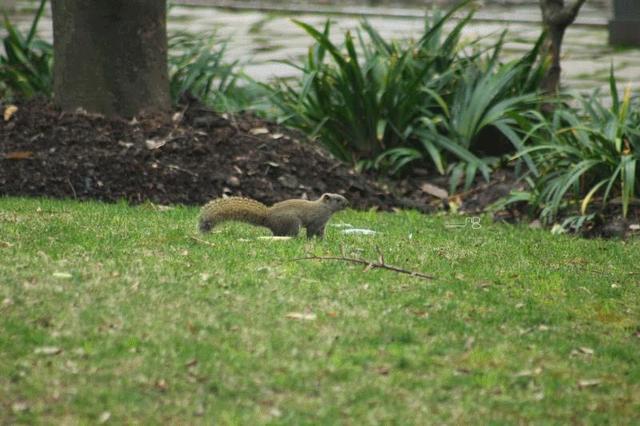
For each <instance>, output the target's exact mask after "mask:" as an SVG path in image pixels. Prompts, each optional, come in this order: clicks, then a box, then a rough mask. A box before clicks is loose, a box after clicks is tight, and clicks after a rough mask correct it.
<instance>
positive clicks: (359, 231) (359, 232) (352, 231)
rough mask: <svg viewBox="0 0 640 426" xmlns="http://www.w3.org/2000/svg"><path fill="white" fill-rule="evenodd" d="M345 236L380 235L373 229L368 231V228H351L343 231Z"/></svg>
mask: <svg viewBox="0 0 640 426" xmlns="http://www.w3.org/2000/svg"><path fill="white" fill-rule="evenodd" d="M342 233H343V234H347V235H352V234H354V235H375V234H377V233H378V231H374V230H373V229H366V228H350V229H343V230H342Z"/></svg>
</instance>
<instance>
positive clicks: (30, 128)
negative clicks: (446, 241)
mask: <svg viewBox="0 0 640 426" xmlns="http://www.w3.org/2000/svg"><path fill="white" fill-rule="evenodd" d="M17 106H18V110H17V112H15V113H14V114H13V116H12V117H11V118H10V120H8V121H7V122H5V121H3V120H0V195H13V196H25V195H26V196H48V197H54V198H74V199H80V200H86V199H96V200H102V201H118V200H127V201H128V202H131V203H140V202H145V201H150V202H153V203H158V204H173V203H182V204H187V205H194V204H195V205H199V204H203V203H205V202H206V201H208V200H209V199H211V198H215V197H220V196H222V195H223V194H226V195H231V194H233V195H244V196H248V197H251V198H255V199H257V200H260V201H262V202H264V203H268V204H270V203H274V202H277V201H281V200H283V199H287V198H300V197H308V198H310V199H313V198H315V197H318V196H319V195H321V194H322V193H323V192H337V193H341V194H344V195H345V196H346V197H347V198H348V199H349V200H350V201H351V203H352V205H353V206H354V207H356V208H361V209H364V208H371V207H377V208H379V209H382V210H389V209H391V208H393V207H395V206H404V205H406V204H407V200H403V199H402V197H398V196H396V195H394V194H392V192H391V191H390V190H388V189H387V188H385V186H384V185H382V184H379V183H377V182H376V181H375V180H374V179H372V178H371V177H368V176H366V175H362V174H358V173H356V172H355V171H353V170H352V169H351V168H349V167H346V166H345V165H342V164H340V163H338V162H336V161H335V160H333V159H332V158H331V157H329V156H328V155H327V154H326V153H324V152H323V151H322V150H320V149H319V148H317V147H316V146H315V145H312V144H308V143H301V142H300V140H302V139H303V137H302V136H301V135H299V134H297V133H296V132H293V131H291V130H288V129H285V128H282V127H280V126H277V125H275V124H273V123H269V122H265V121H264V120H261V119H259V118H256V117H254V116H251V115H248V114H240V115H237V116H231V117H226V116H220V115H218V114H215V113H213V112H211V111H209V110H207V109H206V108H203V107H201V106H198V105H197V104H192V105H189V106H186V107H184V108H183V109H182V110H180V111H178V112H176V113H175V114H174V116H173V118H172V119H165V120H162V119H157V118H153V117H142V118H137V119H134V120H131V121H127V120H120V119H107V118H105V117H102V116H97V115H89V114H86V113H82V112H80V113H73V114H72V113H65V112H61V111H59V110H57V109H56V108H54V107H52V106H51V105H50V104H49V103H47V102H46V101H41V100H35V101H29V102H25V103H20V104H18V105H17ZM4 109H5V108H4V107H2V111H4ZM413 201H414V202H415V204H416V206H422V208H423V210H424V209H428V206H427V203H426V201H428V197H424V198H423V199H422V200H413Z"/></svg>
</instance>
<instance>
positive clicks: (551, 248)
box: [0, 198, 640, 425]
mask: <svg viewBox="0 0 640 426" xmlns="http://www.w3.org/2000/svg"><path fill="white" fill-rule="evenodd" d="M197 214H198V210H197V209H195V208H183V207H177V208H174V209H169V210H165V209H159V208H157V207H155V206H153V205H143V206H140V207H129V206H127V205H125V204H118V205H105V204H99V203H77V202H70V201H69V202H61V201H50V200H44V199H36V200H25V199H15V198H8V199H7V198H0V424H13V423H23V424H33V423H35V424H60V423H68V424H77V423H81V424H95V423H97V422H107V423H116V424H119V423H145V424H158V423H162V424H187V423H196V424H198V423H207V424H212V423H216V424H256V423H284V424H296V425H297V424H317V423H320V424H336V423H346V424H363V423H364V424H375V423H385V424H425V423H426V424H431V423H437V424H441V423H447V424H459V423H494V424H504V423H527V422H539V423H559V424H563V423H579V424H580V423H594V424H602V423H614V424H634V423H635V424H638V423H637V422H639V421H640V303H639V302H640V242H638V241H635V242H621V241H602V240H581V239H576V238H572V237H568V236H553V235H551V234H550V233H548V232H547V231H542V230H530V229H528V228H526V227H512V226H508V225H494V224H490V223H489V221H488V220H485V219H483V222H482V227H481V228H480V229H472V228H471V227H466V228H448V227H446V226H445V225H446V224H447V223H450V222H451V221H452V220H453V219H452V218H450V217H444V216H424V215H420V214H417V213H414V212H402V213H396V214H381V213H374V212H354V211H346V212H341V213H339V214H337V215H336V216H335V217H334V218H333V219H332V221H331V222H330V223H332V224H339V223H349V224H351V225H353V226H356V227H367V228H372V229H374V230H377V231H379V232H380V233H379V234H377V235H374V236H362V235H345V234H342V233H341V228H338V227H334V226H329V227H328V228H327V235H326V237H325V239H324V240H312V241H308V240H306V239H305V238H299V239H294V240H286V241H282V240H266V239H260V238H259V237H260V236H264V235H269V231H268V230H263V229H260V228H254V227H251V226H248V225H242V224H227V225H225V226H223V227H221V228H220V229H219V232H216V233H213V234H210V235H207V236H205V237H199V236H198V235H197V234H196V233H195V228H196V217H197ZM192 236H196V237H199V238H202V240H203V241H205V242H206V243H205V242H201V241H196V240H194V239H192V238H191V237H192ZM378 248H379V249H381V250H382V251H383V252H384V256H385V261H386V262H387V263H389V264H392V265H395V266H399V267H402V268H406V269H412V270H417V271H421V272H424V273H427V274H432V275H434V276H435V277H436V279H435V280H433V281H427V280H422V279H418V278H415V277H411V276H408V275H403V274H398V273H395V272H391V271H386V270H380V269H372V270H368V271H365V268H363V267H362V266H360V265H355V264H349V263H345V262H335V261H334V262H331V261H316V260H310V261H291V259H293V258H296V257H300V256H305V255H319V256H322V255H324V256H328V255H333V256H336V255H338V256H340V255H341V253H343V254H344V255H345V256H351V257H360V258H366V259H371V260H376V259H377V258H378V252H377V250H378Z"/></svg>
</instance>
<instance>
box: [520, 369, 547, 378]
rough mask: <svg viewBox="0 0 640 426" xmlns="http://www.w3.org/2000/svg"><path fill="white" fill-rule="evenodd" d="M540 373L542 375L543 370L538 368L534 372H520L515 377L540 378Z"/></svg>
mask: <svg viewBox="0 0 640 426" xmlns="http://www.w3.org/2000/svg"><path fill="white" fill-rule="evenodd" d="M540 373H542V368H541V367H536V368H534V369H533V370H522V371H519V372H517V373H516V374H514V376H515V377H531V376H538V375H539V374H540Z"/></svg>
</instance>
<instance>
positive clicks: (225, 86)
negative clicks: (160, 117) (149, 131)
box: [169, 32, 239, 106]
mask: <svg viewBox="0 0 640 426" xmlns="http://www.w3.org/2000/svg"><path fill="white" fill-rule="evenodd" d="M225 52H226V43H225V42H224V41H222V42H221V41H220V39H219V38H218V37H217V36H216V34H215V33H203V34H193V33H189V32H177V33H174V34H172V35H171V36H170V37H169V76H170V91H171V98H172V99H173V101H174V103H176V102H178V101H179V99H180V98H181V97H182V96H183V95H184V94H187V93H188V94H190V95H192V96H195V97H196V98H198V99H200V100H201V101H203V102H206V103H209V104H212V105H214V106H217V105H220V104H224V103H226V102H227V101H228V100H229V98H231V96H230V95H231V94H232V93H233V91H234V90H235V89H236V82H237V80H238V75H239V74H238V72H237V71H236V66H237V65H238V62H237V61H234V62H230V63H228V62H226V61H225Z"/></svg>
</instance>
